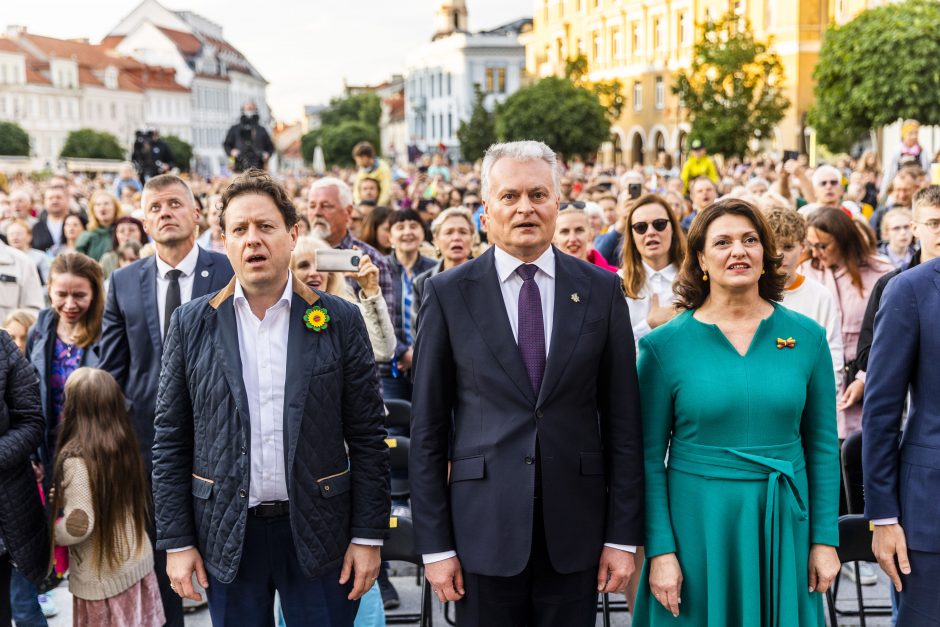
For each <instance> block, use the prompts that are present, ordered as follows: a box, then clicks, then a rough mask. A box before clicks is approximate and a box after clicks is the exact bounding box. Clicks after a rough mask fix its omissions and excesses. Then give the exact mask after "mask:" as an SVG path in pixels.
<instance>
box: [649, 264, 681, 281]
mask: <svg viewBox="0 0 940 627" xmlns="http://www.w3.org/2000/svg"><path fill="white" fill-rule="evenodd" d="M640 263H642V264H643V269H644V270H646V276H647V278H649V277H651V276H653V275H654V274H659V275H662V277H663V278H664V279H666V280H667V281H673V280H675V278H676V275H677V274H678V273H679V268H677V267H676V264H674V263H671V264H669V265H668V266H666V267H665V268H663V269H662V270H653V268H652V267H651V266H650V265H649V264H648V263H646V262H645V261H641V262H640Z"/></svg>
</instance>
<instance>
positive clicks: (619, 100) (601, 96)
mask: <svg viewBox="0 0 940 627" xmlns="http://www.w3.org/2000/svg"><path fill="white" fill-rule="evenodd" d="M587 74H588V60H587V57H586V56H584V55H583V54H579V55H578V56H576V57H575V58H573V59H568V60H567V61H566V62H565V76H566V77H568V79H570V80H571V82H572V83H574V84H575V85H577V86H578V87H586V88H588V89H590V90H591V91H593V92H594V93H595V94H597V99H598V100H599V101H600V103H601V104H602V105H603V106H604V108H605V109H607V120H608V121H609V122H610V123H611V124H613V123H615V122H616V121H617V120H619V119H620V114H621V113H623V108H624V106H625V105H626V104H627V99H626V98H624V97H623V83H621V82H620V81H619V80H617V79H612V80H607V81H596V82H591V81H590V80H588V78H587Z"/></svg>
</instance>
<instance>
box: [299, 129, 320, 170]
mask: <svg viewBox="0 0 940 627" xmlns="http://www.w3.org/2000/svg"><path fill="white" fill-rule="evenodd" d="M322 133H323V129H321V128H315V129H313V130H312V131H308V132H306V133H304V134H303V136H302V137H301V138H300V154H301V155H303V158H304V163H307V164H309V163H312V162H313V151H314V150H316V148H317V145H318V144H319V143H320V136H321V135H322Z"/></svg>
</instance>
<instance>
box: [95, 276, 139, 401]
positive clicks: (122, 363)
mask: <svg viewBox="0 0 940 627" xmlns="http://www.w3.org/2000/svg"><path fill="white" fill-rule="evenodd" d="M116 278H118V277H115V276H112V279H111V289H109V290H108V299H107V301H106V302H105V306H104V317H103V318H102V322H101V341H100V343H99V344H100V346H101V361H100V363H99V364H98V367H99V368H101V369H102V370H107V371H108V372H110V373H111V376H112V377H114V379H115V380H116V381H117V382H118V385H120V386H121V389H122V390H125V392H126V390H127V371H128V364H130V361H131V351H130V345H129V344H128V337H127V324H126V321H125V319H124V312H123V311H121V306H120V305H119V304H118V292H119V291H121V283H120V282H118V281H115V279H116Z"/></svg>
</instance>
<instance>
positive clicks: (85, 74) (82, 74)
mask: <svg viewBox="0 0 940 627" xmlns="http://www.w3.org/2000/svg"><path fill="white" fill-rule="evenodd" d="M78 82H79V83H80V84H81V85H83V86H85V85H90V86H91V87H104V83H102V82H101V80H100V79H99V78H98V77H97V76H95V75H94V73H93V72H92V71H91V70H90V69H89V68H87V67H81V66H80V67H79V68H78Z"/></svg>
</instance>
